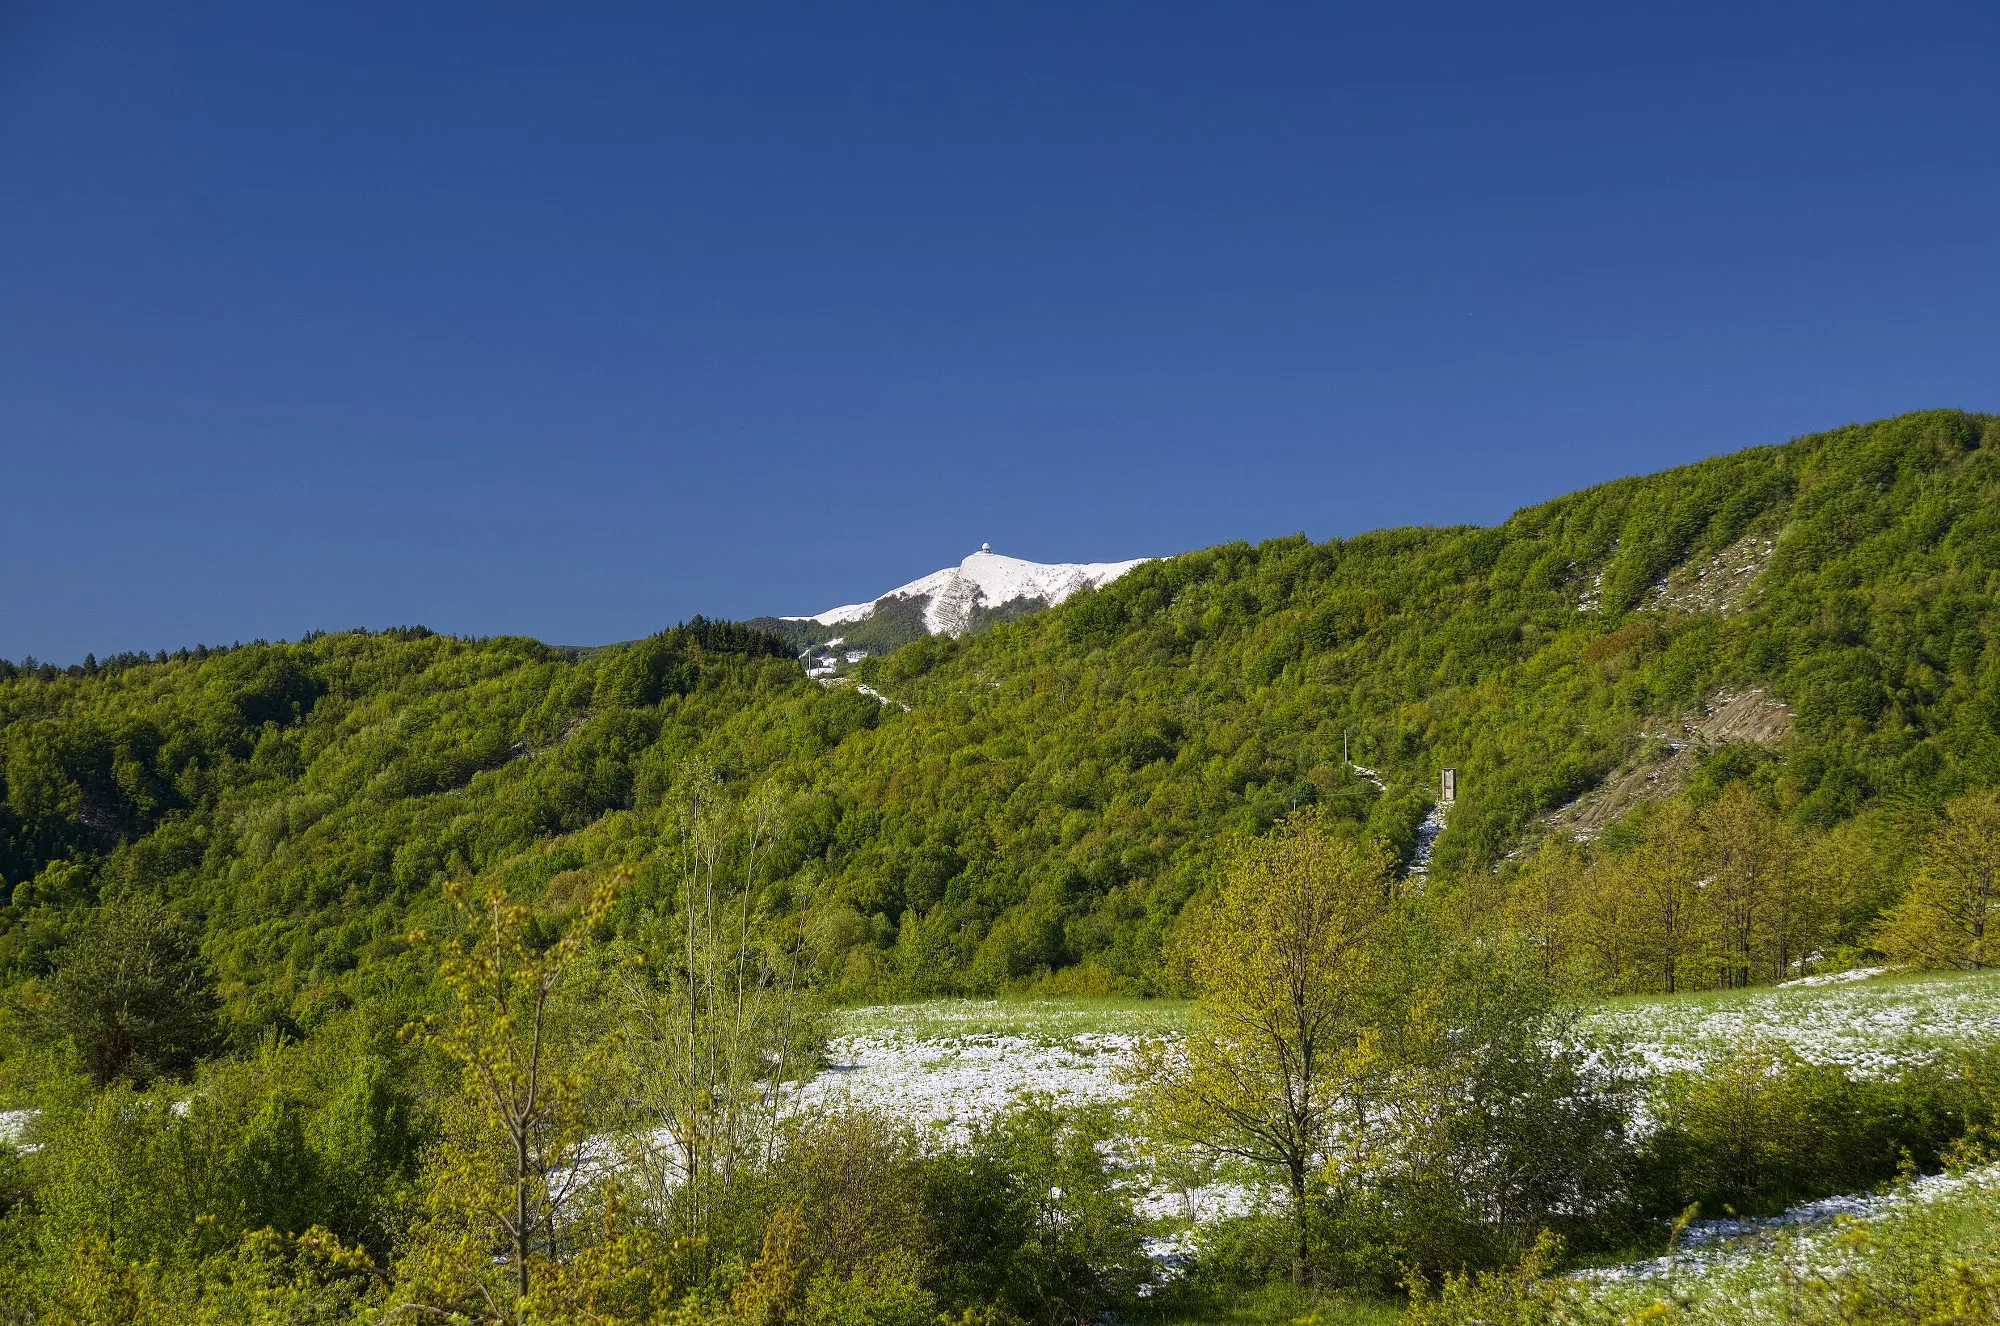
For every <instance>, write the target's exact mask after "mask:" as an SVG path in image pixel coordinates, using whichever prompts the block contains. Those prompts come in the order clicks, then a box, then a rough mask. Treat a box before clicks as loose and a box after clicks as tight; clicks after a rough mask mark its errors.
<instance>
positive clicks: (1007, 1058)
mask: <svg viewBox="0 0 2000 1326" xmlns="http://www.w3.org/2000/svg"><path fill="white" fill-rule="evenodd" d="M1190 1013H1191V1009H1190V1006H1189V1005H1188V1004H1186V1003H1184V1002H1178V1001H1170V1000H1135V999H1042V1000H1028V999H1018V1000H1010V999H987V1000H977V999H951V1000H933V1001H928V1002H924V1003H916V1004H890V1005H875V1006H867V1007H857V1008H848V1009H843V1010H840V1011H838V1012H837V1014H836V1015H835V1019H834V1038H833V1041H832V1044H831V1046H830V1059H831V1061H832V1065H833V1066H832V1067H831V1068H830V1069H829V1070H828V1071H827V1072H825V1073H823V1074H821V1075H820V1077H819V1078H818V1079H816V1080H815V1081H814V1082H813V1083H812V1084H811V1085H810V1086H809V1087H808V1088H807V1089H806V1097H805V1100H804V1101H802V1102H801V1103H807V1102H811V1103H836V1102H840V1101H846V1102H851V1103H854V1104H857V1105H864V1106H869V1107H873V1108H879V1109H885V1110H888V1111H890V1112H892V1113H894V1114H895V1115H897V1116H898V1117H901V1118H904V1119H908V1120H910V1121H911V1122H913V1123H915V1124H917V1125H918V1126H920V1127H924V1128H928V1129H930V1130H932V1131H933V1132H934V1134H935V1135H936V1136H937V1137H938V1138H939V1140H940V1141H944V1140H962V1139H963V1138H964V1136H965V1135H966V1134H967V1132H968V1131H969V1130H970V1128H972V1127H974V1126H976V1125H977V1124H978V1123H979V1122H980V1121H982V1120H984V1119H987V1118H991V1117H992V1116H994V1115H996V1114H998V1113H1001V1112H1003V1111H1004V1110H1006V1109H1007V1108H1008V1107H1009V1106H1010V1105H1011V1104H1012V1103H1013V1102H1014V1101H1015V1100H1016V1099H1018V1098H1019V1096H1020V1095H1021V1094H1022V1093H1024V1092H1039V1093H1046V1094H1048V1095H1051V1096H1053V1097H1055V1098H1057V1099H1058V1100H1069V1101H1076V1102H1086V1101H1100V1102H1107V1103H1115V1102H1117V1101H1118V1100H1120V1099H1122V1098H1123V1097H1124V1096H1125V1094H1126V1093H1127V1091H1128V1088H1127V1086H1126V1085H1125V1083H1124V1082H1123V1081H1122V1080H1121V1078H1120V1069H1121V1067H1122V1066H1123V1064H1124V1063H1125V1062H1126V1060H1127V1058H1128V1056H1129V1054H1130V1052H1131V1050H1132V1047H1133V1046H1134V1045H1135V1044H1136V1043H1137V1041H1139V1040H1140V1039H1141V1038H1144V1037H1149V1036H1169V1037H1171V1036H1173V1035H1176V1034H1178V1033H1179V1032H1180V1031H1182V1030H1183V1029H1184V1028H1185V1027H1186V1026H1187V1022H1188V1018H1189V1016H1190ZM1583 1026H1584V1029H1585V1030H1586V1032H1587V1033H1589V1034H1591V1035H1594V1036H1601V1037H1604V1038H1606V1039H1608V1040H1614V1041H1617V1042H1620V1043H1622V1044H1623V1045H1624V1046H1625V1047H1626V1048H1627V1050H1628V1051H1629V1052H1630V1055H1631V1060H1632V1063H1633V1066H1634V1067H1635V1068H1637V1069H1639V1070H1640V1071H1642V1072H1646V1073H1653V1074H1657V1073H1665V1072H1672V1071H1676V1070H1683V1069H1695V1068H1699V1067H1700V1066H1701V1065H1703V1064H1704V1063H1707V1062H1709V1061H1710V1060H1712V1059H1715V1058H1718V1057H1720V1056H1722V1055H1725V1054H1727V1053H1729V1052H1731V1051H1732V1050H1734V1049H1737V1048H1739V1047H1741V1046H1743V1045H1744V1044H1746V1043H1750V1042H1753V1041H1758V1040H1767V1041H1780V1042H1783V1043H1785V1044H1787V1045H1789V1046H1791V1047H1792V1048H1793V1049H1794V1050H1796V1051H1797V1052H1798V1053H1799V1054H1800V1055H1801V1056H1802V1057H1804V1058H1806V1059H1808V1060H1811V1061H1813V1062H1817V1063H1831V1064H1838V1065H1841V1066H1842V1067H1844V1068H1847V1069H1848V1070H1849V1071H1852V1072H1856V1073H1860V1074H1864V1075H1888V1074H1893V1073H1895V1072H1896V1071H1897V1070H1898V1069H1899V1068H1900V1067H1901V1066H1902V1065H1905V1064H1908V1063H1912V1062H1916V1061H1919V1060H1923V1059H1929V1058H1932V1057H1935V1056H1938V1055H1941V1054H1946V1053H1949V1052H1950V1051H1951V1050H1952V1049H1953V1048H1955V1047H1960V1046H1971V1045H1978V1044H1989V1043H1992V1042H1994V1041H1996V1040H2000V974H1990V973H1974V974H1959V975H1953V974H1942V975H1939V974H1932V975H1882V976H1875V977H1872V978H1870V979H1865V980H1855V981H1845V982H1836V983H1828V984H1821V985H1808V986H1792V987H1777V988H1765V989H1755V990H1744V991H1704V992H1699V993H1694V994H1682V995H1671V996H1643V997H1641V996H1634V997H1625V998H1616V999H1608V1000H1604V1001H1602V1002H1601V1003H1598V1004H1596V1005H1594V1006H1593V1007H1591V1008H1590V1009H1588V1010H1586V1012H1585V1014H1584V1017H1583ZM1141 1182H1142V1183H1143V1182H1144V1180H1143V1179H1142V1180H1141ZM1255 1200H1256V1197H1255V1192H1254V1189H1252V1188H1250V1187H1246V1186H1244V1185H1242V1184H1234V1185H1232V1184H1219V1185H1217V1186H1216V1187H1215V1188H1214V1189H1213V1190H1204V1191H1202V1192H1200V1193H1198V1194H1197V1201H1198V1213H1199V1214H1200V1216H1201V1218H1202V1219H1212V1218H1215V1217H1217V1216H1220V1215H1224V1214H1229V1213H1232V1212H1237V1211H1241V1210H1243V1209H1246V1207H1247V1205H1249V1204H1253V1203H1254V1202H1255ZM1183 1201H1184V1198H1182V1197H1181V1196H1180V1195H1179V1194H1170V1193H1167V1192H1164V1191H1150V1192H1149V1193H1148V1195H1147V1196H1146V1198H1145V1199H1144V1200H1143V1201H1142V1204H1141V1205H1142V1210H1144V1211H1146V1212H1147V1213H1148V1214H1151V1215H1157V1216H1165V1215H1168V1214H1170V1213H1172V1212H1175V1211H1178V1210H1182V1209H1184V1207H1183ZM1911 1201H1921V1202H1925V1203H1940V1204H1942V1206H1943V1208H1945V1209H1949V1210H1953V1211H1962V1212H1963V1213H1964V1219H1966V1220H1968V1221H1978V1220H1983V1219H1986V1218H1987V1216H1986V1215H1985V1214H1982V1213H1986V1212H1990V1211H1992V1210H1993V1209H1994V1208H1995V1206H1996V1204H2000V1171H1981V1172H1979V1173H1978V1174H1976V1175H1974V1176H1973V1177H1972V1178H1971V1179H1970V1180H1969V1181H1964V1182H1948V1183H1935V1182H1934V1183H1931V1184H1928V1185H1922V1186H1920V1187H1919V1188H1917V1189H1915V1190H1913V1191H1912V1192H1911V1193H1908V1194H1904V1195H1902V1196H1884V1197H1876V1198H1857V1199H1856V1200H1854V1201H1850V1202H1845V1203H1843V1202H1838V1201H1836V1202H1830V1203H1818V1204H1814V1206H1813V1207H1811V1208H1807V1209H1803V1210H1801V1211H1800V1212H1798V1213H1796V1218H1794V1219H1791V1220H1788V1221H1776V1222H1770V1223H1766V1224H1761V1225H1757V1226H1754V1227H1753V1226H1749V1225H1745V1226H1742V1227H1740V1228H1736V1227H1731V1226H1730V1225H1729V1224H1728V1223H1727V1222H1714V1223H1712V1224H1709V1225H1705V1226H1701V1227H1697V1228H1695V1229H1694V1230H1691V1231H1690V1233H1691V1235H1692V1236H1693V1237H1692V1238H1691V1239H1690V1240H1689V1242H1688V1244H1687V1245H1685V1246H1684V1248H1683V1250H1682V1252H1681V1254H1680V1255H1679V1256H1677V1257H1675V1258H1674V1259H1672V1260H1670V1261H1666V1260H1663V1261H1656V1262H1652V1263H1635V1264H1632V1265H1629V1266H1626V1267H1622V1268H1605V1271H1606V1272H1608V1274H1607V1275H1606V1276H1605V1278H1604V1279H1603V1280H1602V1282H1600V1283H1598V1284H1597V1285H1596V1287H1595V1288H1593V1289H1591V1290H1590V1291H1589V1292H1590V1293H1591V1294H1592V1295H1593V1296H1596V1297H1599V1298H1600V1299H1601V1301H1603V1302H1604V1303H1605V1304H1606V1305H1610V1304H1622V1305H1626V1306H1630V1307H1636V1306H1639V1305H1642V1304H1643V1303H1645V1302H1646V1301H1649V1300H1650V1299H1652V1298H1655V1297H1659V1296H1661V1295H1663V1294H1664V1295H1667V1296H1670V1297H1673V1298H1675V1299H1677V1300H1681V1301H1684V1302H1686V1303H1687V1304H1688V1305H1689V1306H1690V1310H1691V1311H1697V1309H1698V1311H1697V1315H1696V1318H1695V1319H1696V1320H1703V1321H1715V1322H1718V1323H1720V1322H1735V1321H1752V1320H1757V1319H1758V1313H1759V1312H1760V1311H1762V1310H1763V1308H1764V1307H1768V1303H1767V1302H1766V1299H1767V1298H1768V1296H1769V1293H1770V1292H1771V1287H1772V1286H1774V1285H1776V1284H1777V1283H1778V1279H1779V1276H1780V1272H1781V1270H1784V1269H1785V1268H1789V1272H1788V1273H1790V1274H1792V1275H1794V1276H1796V1275H1799V1274H1803V1273H1804V1271H1805V1269H1809V1268H1810V1267H1812V1266H1814V1265H1818V1264H1825V1263H1828V1261H1829V1259H1830V1258H1833V1257H1834V1256H1835V1250H1836V1240H1837V1239H1838V1238H1839V1234H1838V1232H1837V1231H1836V1230H1835V1229H1834V1228H1833V1224H1834V1220H1835V1217H1836V1216H1837V1215H1840V1214H1845V1215H1847V1216H1849V1217H1850V1218H1851V1217H1853V1216H1857V1215H1858V1216H1864V1217H1868V1218H1879V1217H1881V1216H1883V1215H1884V1214H1893V1212H1894V1211H1895V1210H1896V1209H1897V1204H1898V1203H1908V1202H1911ZM1164 1232H1165V1231H1164V1230H1163V1233H1164ZM1163 1246H1164V1242H1163ZM1815 1259H1817V1260H1815ZM1760 1305H1762V1306H1761V1307H1760ZM1396 1315H1397V1313H1396V1309H1395V1308H1394V1307H1393V1306H1392V1305H1387V1304H1383V1303H1375V1302H1367V1301H1358V1300H1352V1299H1334V1300H1320V1299H1317V1298H1315V1297H1314V1296H1312V1295H1309V1294H1305V1295H1302V1294H1298V1293H1294V1292H1293V1291H1290V1290H1288V1289H1285V1288H1283V1287H1275V1288H1272V1289H1269V1290H1266V1291H1260V1292H1259V1293H1258V1294H1255V1295H1251V1296H1249V1297H1246V1298H1245V1299H1244V1300H1242V1301H1240V1302H1238V1303H1234V1304H1231V1305H1229V1306H1228V1307H1227V1308H1220V1309H1216V1310H1215V1311H1214V1312H1212V1313H1210V1314H1209V1315H1182V1316H1163V1317H1160V1318H1157V1319H1154V1320H1157V1321H1159V1322H1161V1323H1162V1324H1163V1326H1166V1324H1168V1323H1171V1324H1172V1326H1224V1323H1241V1324H1242V1326H1253V1324H1257V1326H1261V1324H1262V1323H1280V1322H1294V1321H1298V1320H1301V1319H1311V1318H1314V1317H1316V1318H1317V1320H1318V1321H1319V1323H1321V1326H1348V1324H1350V1323H1351V1324H1352V1326H1375V1323H1387V1322H1390V1321H1393V1320H1394V1319H1395V1317H1396Z"/></svg>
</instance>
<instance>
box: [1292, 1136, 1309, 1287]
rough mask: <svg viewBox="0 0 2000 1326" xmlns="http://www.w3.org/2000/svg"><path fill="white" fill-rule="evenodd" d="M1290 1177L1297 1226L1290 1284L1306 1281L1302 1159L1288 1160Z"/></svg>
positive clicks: (1304, 1169)
mask: <svg viewBox="0 0 2000 1326" xmlns="http://www.w3.org/2000/svg"><path fill="white" fill-rule="evenodd" d="M1289 1168H1290V1170H1291V1179H1292V1223H1293V1224H1294V1225H1295V1226H1297V1231H1296V1232H1297V1234H1298V1244H1297V1246H1296V1247H1294V1248H1293V1250H1292V1285H1293V1286H1294V1287H1295V1288H1303V1287H1304V1286H1305V1282H1306V1167H1305V1161H1304V1160H1303V1159H1294V1160H1292V1161H1291V1162H1290V1165H1289Z"/></svg>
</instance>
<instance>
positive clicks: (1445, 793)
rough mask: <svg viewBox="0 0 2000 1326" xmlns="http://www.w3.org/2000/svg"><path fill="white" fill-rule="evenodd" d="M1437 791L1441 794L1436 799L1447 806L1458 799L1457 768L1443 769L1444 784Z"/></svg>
mask: <svg viewBox="0 0 2000 1326" xmlns="http://www.w3.org/2000/svg"><path fill="white" fill-rule="evenodd" d="M1439 791H1440V793H1441V795H1440V796H1439V797H1438V801H1439V802H1440V803H1442V804H1444V805H1447V806H1449V805H1450V804H1451V803H1452V802H1454V801H1456V800H1458V770H1456V769H1446V770H1445V771H1444V786H1443V787H1442V788H1440V789H1439Z"/></svg>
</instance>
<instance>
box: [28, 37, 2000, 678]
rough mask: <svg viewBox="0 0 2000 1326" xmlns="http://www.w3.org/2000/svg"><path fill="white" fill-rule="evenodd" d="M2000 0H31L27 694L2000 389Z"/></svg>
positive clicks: (1434, 499) (1458, 480)
mask: <svg viewBox="0 0 2000 1326" xmlns="http://www.w3.org/2000/svg"><path fill="white" fill-rule="evenodd" d="M1996 70H2000V6H1995V5H1993V4H1990V3H1956V4H1953V3H1938V4H1915V5H1885V4H1880V3H1873V4H1865V5H1859V4H1857V5H1841V4H1814V5H1802V4H1785V5H1769V6H1760V5H1751V4H1727V5H1716V6H1713V7H1704V6H1700V5H1696V4H1688V3H1677V4H1660V5H1653V6H1640V5H1624V4H1617V5H1606V4H1601V3H1591V4H1577V5H1573V6H1568V7H1564V6H1556V5H1548V6H1497V5H1487V4H1466V5H1418V4H1412V5H1394V6H1390V5H1366V6H1360V5H1357V6H1334V5H1326V4H1299V5H1290V6H1284V5H1256V4H1247V3H1231V4H1210V5H1204V6H1191V5H1173V4H1159V3H1148V4H1131V5H1096V4H1076V3H1063V4H1046V5H1042V4H1030V3H1016V4H988V5H971V4H958V3H937V2H936V0H926V2H925V3H912V4H907V5H898V4H889V3H879V2H878V3H871V4H866V5H829V4H823V3H818V4H801V5H799V6H796V7H790V8H786V7H776V6H762V5H754V4H747V3H745V4H727V5H708V6H694V5H675V6H669V5H658V4H644V5H631V6H607V5H588V4H577V5H519V6H515V5H499V4H470V3H467V4H424V3H413V2H412V0H398V2H397V3H387V4H365V3H340V4H330V5H325V4H323V5H291V4H282V5H277V4H267V3H260V4H242V5H207V4H201V3H195V2H193V0H177V2H176V3H172V4H159V3H143V4H139V3H135V4H117V5H109V4H95V3H88V2H87V0H51V2H49V3H20V0H0V513H3V514H0V522H3V523H0V656H7V657H13V658H19V657H21V656H22V655H25V654H34V655H37V656H39V657H41V658H44V659H51V660H54V661H58V662H70V661H74V660H76V659H78V658H81V657H82V655H83V653H84V652H85V651H86V650H94V651H96V652H97V653H99V654H100V655H101V654H106V653H110V652H113V651H116V650H120V649H139V648H144V649H156V648H163V647H164V648H175V647H178V646H180V645H183V644H193V643H195V642H197V641H204V642H209V643H214V642H219V641H228V640H233V639H238V638H242V639H249V638H251V637H254V636H269V637H279V636H285V637H295V636H297V635H298V634H299V633H301V632H303V631H305V630H307V629H310V628H340V627H345V626H351V625H370V626H381V625H388V624H394V623H399V622H423V623H425V624H428V625H430V626H432V627H434V628H436V629H439V630H444V631H452V632H460V633H477V634H491V633H499V632H524V633H528V634H532V635H536V636H539V637H541V638H543V639H547V640H551V641H557V642H564V643H590V642H598V641H606V640H615V639H624V638H630V637H633V636H636V635H640V634H643V633H645V632H647V631H651V630H654V629H657V628H658V627H660V626H661V625H663V624H667V623H670V622H672V621H674V620H676V619H679V618H681V617H685V616H688V615H690V614H693V613H696V612H703V613H708V614H710V615H724V616H751V615H755V614H758V613H763V612H810V611H816V610H818V609H821V608H825V607H828V606H831V605H833V604H836V603H843V602H850V601H853V600H855V599H858V598H863V597H866V596H868V595H870V594H873V593H876V592H879V591H880V590H883V589H886V588H888V587H890V586H892V585H894V584H897V583H899V582H901V581H903V580H905V579H908V578H910V577H913V576H915V575H918V574H920V573H922V572H925V571H929V570H932V569H934V568H936V567H938V566H940V565H944V564H946V563H948V562H954V561H956V560H957V559H958V558H959V557H961V556H963V555H964V554H965V553H966V552H968V551H970V550H971V549H973V548H975V547H977V546H978V544H979V543H980V542H981V541H982V540H990V541H991V542H992V544H993V546H994V548H995V550H996V551H1001V552H1007V553H1012V554H1016V555H1020V556H1026V557H1033V558H1037V559H1040V560H1045V561H1057V560H1098V559H1111V558H1124V557H1131V556H1137V555H1141V554H1148V553H1167V552H1174V551H1177V550H1181V549H1186V548H1191V547H1197V546H1201V545H1205V544H1209V543H1214V542H1218V541H1222V540H1227V539H1235V538H1244V539H1259V538H1264V537H1269V536H1272V535H1278V534H1286V533H1290V532H1292V531H1295V530H1304V531H1306V532H1307V533H1309V534H1311V535H1313V536H1314V537H1316V538H1324V537H1327V536H1329V535H1333V534H1341V533H1351V532H1354V531H1357V530H1362V529H1368V528H1373V527H1376V526H1381V525H1390V524H1402V523H1411V522H1416V523H1445V522H1458V521H1478V522H1491V521H1495V520H1498V519H1501V518H1503V517H1505V515H1506V514H1507V513H1508V512H1509V511H1510V510H1512V509H1514V508H1516V507H1518V506H1521V505H1523V504H1526V503H1529V502H1533V501H1536V500H1540V499H1542V498H1544V497H1549V496H1553V495H1555V494H1557V493H1560V492H1564V491H1567V490H1569V489H1572V488H1576V487H1579V486H1582V485H1585V484H1589V483H1592V482H1595V481H1598V480H1601V479H1605V478H1609V477H1612V476H1615V475H1619V474H1627V473H1633V472H1639V471H1645V470H1649V469H1655V468H1659V467H1662V466H1666V465H1671V464H1674V463H1677V462H1681V461H1685V460H1689V459H1693V458H1695V457H1698V456H1702V455H1708V454H1712V453H1715V452H1720V451H1726V450H1731V449H1734V448H1737V447H1741V446H1746V445H1750V444H1754V443H1761V442H1775V441H1781V440H1783V439H1784V438H1786V437H1788V436H1792V435H1795V434H1798V433H1802V432H1808V431H1812V430H1815V429H1819V428H1823V427H1829V426H1833V425H1837V424H1840V423H1843V422H1847V421H1850V420H1858V419H1867V418H1874V417H1878V416H1881V415H1886V414H1891V413H1895V412H1899V411H1902V410H1907V409H1912V408H1918V407H1926V406H1937V405H1955V406H1962V407H1965V408H1970V409H2000V72H1996Z"/></svg>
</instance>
